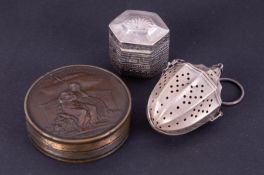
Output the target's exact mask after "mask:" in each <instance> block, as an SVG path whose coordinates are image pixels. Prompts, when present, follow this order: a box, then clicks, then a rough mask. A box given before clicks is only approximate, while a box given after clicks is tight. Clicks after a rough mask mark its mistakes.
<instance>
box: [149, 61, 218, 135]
mask: <svg viewBox="0 0 264 175" xmlns="http://www.w3.org/2000/svg"><path fill="white" fill-rule="evenodd" d="M222 69H223V65H222V64H218V65H214V66H212V67H210V68H209V67H206V66H204V65H193V64H190V63H187V62H184V61H183V60H174V61H172V62H171V63H169V64H168V67H167V68H166V69H165V70H164V72H163V74H162V76H161V78H160V80H159V81H158V83H157V84H156V86H155V88H154V89H153V91H152V93H151V95H150V97H149V101H148V106H147V116H148V120H149V122H150V124H151V126H152V127H153V128H154V129H155V130H157V131H158V132H161V133H164V134H167V135H179V134H184V133H187V132H190V131H192V130H194V129H196V128H198V127H199V126H201V125H203V124H205V123H206V122H208V121H213V120H215V119H216V118H218V117H219V116H221V115H222V112H221V110H220V107H221V104H222V100H221V89H222V86H221V83H220V76H221V72H222Z"/></svg>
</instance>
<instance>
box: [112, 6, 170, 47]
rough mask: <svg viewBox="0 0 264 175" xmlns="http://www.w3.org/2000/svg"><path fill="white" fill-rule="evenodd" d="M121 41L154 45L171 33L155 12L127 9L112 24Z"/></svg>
mask: <svg viewBox="0 0 264 175" xmlns="http://www.w3.org/2000/svg"><path fill="white" fill-rule="evenodd" d="M109 28H110V30H111V31H112V32H113V33H114V35H115V36H116V38H117V39H118V40H119V41H120V42H121V43H130V44H140V45H154V44H155V43H156V42H158V41H159V40H160V39H161V38H162V37H164V36H165V35H167V34H168V33H169V29H168V27H167V25H166V24H165V23H164V22H163V20H162V19H161V18H160V16H159V15H157V14H156V13H153V12H147V11H138V10H126V11H124V12H123V13H122V14H121V15H119V16H118V17H116V18H115V19H114V20H113V21H112V22H111V23H110V24H109Z"/></svg>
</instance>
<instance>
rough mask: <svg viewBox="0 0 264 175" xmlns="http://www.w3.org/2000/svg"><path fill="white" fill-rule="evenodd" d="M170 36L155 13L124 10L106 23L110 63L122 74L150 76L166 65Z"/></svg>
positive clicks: (159, 71)
mask: <svg viewBox="0 0 264 175" xmlns="http://www.w3.org/2000/svg"><path fill="white" fill-rule="evenodd" d="M169 36H170V34H169V29H168V27H167V26H166V24H165V23H164V22H163V20H162V19H161V18H160V16H159V15H157V14H156V13H153V12H147V11H138V10H126V11H125V12H123V13H122V14H121V15H119V16H118V17H116V18H115V19H114V20H113V21H112V22H111V23H110V24H109V54H110V60H111V64H112V65H113V66H114V68H115V70H116V71H117V72H119V73H120V74H122V75H127V76H135V77H143V78H150V77H153V76H155V75H157V74H159V73H161V71H162V70H163V69H164V68H165V67H166V65H167V62H168V57H169V42H170V39H169Z"/></svg>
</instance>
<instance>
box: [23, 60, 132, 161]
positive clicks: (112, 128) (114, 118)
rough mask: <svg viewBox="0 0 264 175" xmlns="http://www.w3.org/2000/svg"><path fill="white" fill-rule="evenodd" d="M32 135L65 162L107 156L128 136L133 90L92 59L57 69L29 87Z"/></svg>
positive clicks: (27, 104) (41, 147)
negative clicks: (88, 62)
mask: <svg viewBox="0 0 264 175" xmlns="http://www.w3.org/2000/svg"><path fill="white" fill-rule="evenodd" d="M24 109H25V114H26V125H27V130H28V136H29V138H30V140H31V141H32V143H33V144H34V145H35V147H36V148H37V149H38V150H40V151H41V152H42V153H44V154H46V155H48V156H50V157H52V158H55V159H58V160H62V161H67V162H86V161H92V160H96V159H99V158H102V157H105V156H107V155H109V154H110V153H112V152H113V151H115V150H117V149H118V148H119V147H120V146H121V145H122V144H123V143H124V141H125V140H126V138H127V136H128V132H129V125H130V111H131V96H130V92H129V90H128V88H127V87H126V85H125V84H124V82H123V81H122V80H121V79H120V78H118V77H117V76H116V75H114V74H113V73H111V72H109V71H107V70H104V69H102V68H98V67H94V66H89V65H72V66H66V67H62V68H58V69H55V70H53V71H51V72H49V73H47V74H45V75H44V76H42V77H40V78H39V79H38V80H37V81H36V82H35V83H34V84H33V85H32V86H31V87H30V89H29V90H28V92H27V95H26V97H25V103H24Z"/></svg>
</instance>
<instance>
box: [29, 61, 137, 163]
mask: <svg viewBox="0 0 264 175" xmlns="http://www.w3.org/2000/svg"><path fill="white" fill-rule="evenodd" d="M76 66H82V67H92V68H95V69H99V70H102V71H104V72H106V73H108V74H111V75H112V76H114V77H115V78H116V79H117V80H118V81H120V83H121V84H122V85H123V87H124V88H125V90H126V92H127V95H128V100H129V106H128V110H127V113H126V115H125V116H124V118H123V119H122V120H121V122H119V123H118V124H117V125H116V126H115V127H114V128H112V129H111V130H109V131H107V132H106V133H104V134H102V135H99V136H96V137H92V138H84V139H72V140H70V139H62V138H58V137H55V136H52V135H50V134H48V133H46V132H44V131H43V130H42V129H40V128H39V127H38V126H37V125H36V124H35V123H34V122H33V121H32V119H31V117H30V116H29V114H28V110H27V101H28V96H29V94H30V92H31V90H32V88H33V87H34V86H35V85H36V84H37V83H38V82H39V81H40V80H41V79H43V78H44V77H45V76H46V75H48V74H49V72H48V73H46V74H45V75H42V76H41V77H39V78H38V79H37V80H36V81H35V82H34V83H33V84H32V85H31V86H30V88H29V90H28V91H27V94H26V96H25V100H24V111H25V115H26V125H27V131H28V136H29V138H30V140H31V141H32V143H33V145H34V146H35V147H36V148H37V149H38V150H39V151H40V152H42V153H44V154H45V155H47V156H49V157H51V158H54V159H57V160H61V161H65V162H76V163H78V162H89V161H93V160H97V159H100V158H103V157H105V156H107V155H109V154H111V153H112V152H114V151H115V150H117V149H118V148H119V147H120V146H121V145H122V144H123V143H124V142H125V140H126V138H127V137H128V133H129V126H130V113H131V108H132V99H131V94H130V91H129V89H128V88H127V86H126V84H125V83H124V82H123V81H122V80H121V79H120V78H119V77H118V76H117V75H115V74H114V73H112V72H110V71H108V70H105V69H103V68H100V67H96V66H91V65H69V66H63V67H60V68H58V69H54V70H52V71H51V72H54V71H58V70H61V69H64V68H70V67H76ZM109 145H110V146H109ZM107 146H109V147H107ZM104 148H105V151H102V149H104ZM96 151H97V153H96ZM81 157H82V158H81Z"/></svg>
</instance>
